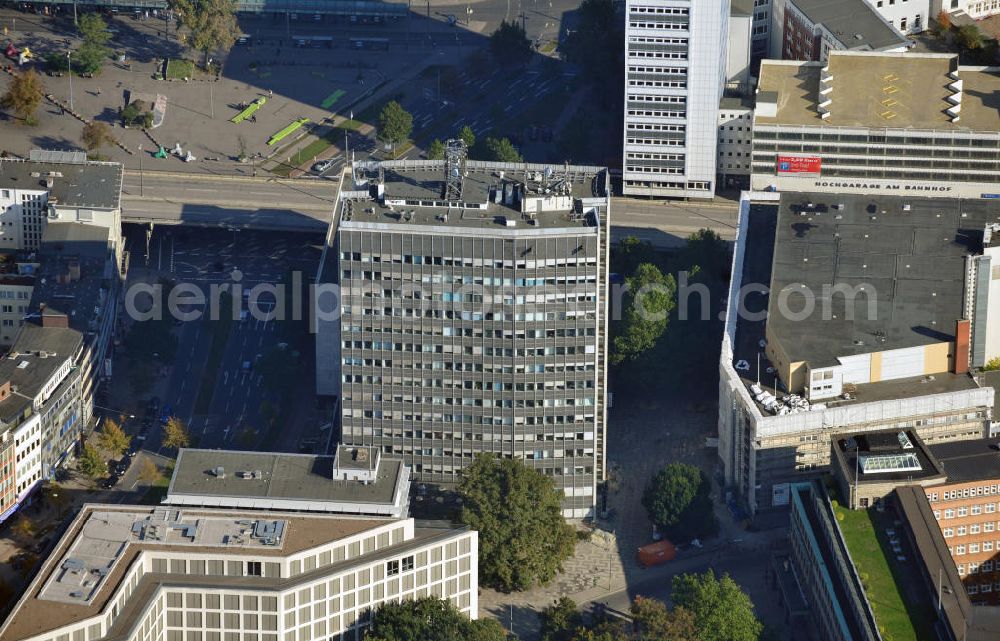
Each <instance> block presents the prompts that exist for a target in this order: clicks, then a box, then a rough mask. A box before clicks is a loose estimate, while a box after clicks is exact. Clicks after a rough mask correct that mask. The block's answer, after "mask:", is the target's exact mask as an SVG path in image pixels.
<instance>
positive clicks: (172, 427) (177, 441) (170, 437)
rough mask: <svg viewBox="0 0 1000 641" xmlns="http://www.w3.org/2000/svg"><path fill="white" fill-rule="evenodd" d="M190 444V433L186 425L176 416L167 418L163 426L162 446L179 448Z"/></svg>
mask: <svg viewBox="0 0 1000 641" xmlns="http://www.w3.org/2000/svg"><path fill="white" fill-rule="evenodd" d="M189 445H191V435H190V434H189V433H188V428H187V425H185V424H184V422H183V421H181V419H179V418H177V417H176V416H171V417H170V418H169V419H167V424H166V425H164V426H163V447H167V448H176V449H180V448H182V447H188V446H189Z"/></svg>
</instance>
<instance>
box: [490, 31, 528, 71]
mask: <svg viewBox="0 0 1000 641" xmlns="http://www.w3.org/2000/svg"><path fill="white" fill-rule="evenodd" d="M490 52H491V53H492V54H493V57H494V58H496V59H497V60H499V61H502V62H503V64H505V65H510V64H515V65H521V64H524V63H526V62H528V60H529V59H530V58H531V53H532V52H531V42H529V41H528V36H527V35H525V33H524V27H522V26H521V25H520V24H518V23H517V22H507V21H506V20H504V21H503V22H501V23H500V26H499V27H497V29H496V31H494V32H493V35H491V36H490Z"/></svg>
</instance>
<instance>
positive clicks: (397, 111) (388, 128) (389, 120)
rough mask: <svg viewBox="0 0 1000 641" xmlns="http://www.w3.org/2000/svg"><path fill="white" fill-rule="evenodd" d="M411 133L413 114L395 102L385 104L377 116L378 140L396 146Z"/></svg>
mask: <svg viewBox="0 0 1000 641" xmlns="http://www.w3.org/2000/svg"><path fill="white" fill-rule="evenodd" d="M412 132H413V114H411V113H410V112H409V111H407V110H406V109H403V106H402V105H400V104H399V103H398V102H396V101H395V100H392V101H389V102H387V103H385V106H384V107H382V111H381V112H380V113H379V115H378V139H379V140H381V141H382V142H386V143H389V144H391V145H396V144H397V143H401V142H403V141H404V140H406V139H407V138H409V137H410V134H411V133H412Z"/></svg>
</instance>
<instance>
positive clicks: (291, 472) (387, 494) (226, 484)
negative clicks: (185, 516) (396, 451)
mask: <svg viewBox="0 0 1000 641" xmlns="http://www.w3.org/2000/svg"><path fill="white" fill-rule="evenodd" d="M402 465H403V462H402V461H401V460H399V459H393V458H386V457H382V460H381V463H380V465H379V470H378V476H377V477H376V479H375V482H374V483H368V484H367V485H366V484H364V483H362V482H360V481H344V480H334V479H333V478H331V472H332V470H333V457H332V456H315V455H312V454H282V453H271V452H241V451H235V450H199V449H189V448H186V449H183V450H181V451H180V453H179V454H178V456H177V463H176V465H175V466H174V475H173V479H172V480H171V481H170V488H169V489H168V491H167V496H168V499H169V496H170V495H196V496H231V497H242V498H280V499H284V500H301V501H303V502H308V501H331V502H334V501H335V502H345V503H381V504H386V505H391V504H392V503H393V500H394V497H395V493H396V485H397V483H398V481H399V475H400V468H401V466H402ZM217 467H222V468H224V469H225V478H219V477H217V476H216V475H215V473H214V472H213V470H214V469H215V468H217ZM243 471H248V472H255V471H260V472H261V473H262V475H261V478H241V477H240V475H239V472H243Z"/></svg>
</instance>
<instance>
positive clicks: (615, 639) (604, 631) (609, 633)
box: [570, 621, 673, 641]
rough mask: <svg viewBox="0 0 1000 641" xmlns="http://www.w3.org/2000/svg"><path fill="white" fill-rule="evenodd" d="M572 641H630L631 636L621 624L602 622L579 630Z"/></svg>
mask: <svg viewBox="0 0 1000 641" xmlns="http://www.w3.org/2000/svg"><path fill="white" fill-rule="evenodd" d="M570 641H629V634H628V633H627V632H626V631H625V630H624V628H623V627H622V625H621V623H618V622H615V621H601V622H600V623H597V624H596V625H593V626H591V627H589V628H585V627H582V626H581V627H579V628H577V629H576V632H574V633H573V636H572V638H571V639H570ZM670 641H673V640H672V639H671V640H670Z"/></svg>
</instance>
